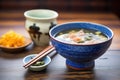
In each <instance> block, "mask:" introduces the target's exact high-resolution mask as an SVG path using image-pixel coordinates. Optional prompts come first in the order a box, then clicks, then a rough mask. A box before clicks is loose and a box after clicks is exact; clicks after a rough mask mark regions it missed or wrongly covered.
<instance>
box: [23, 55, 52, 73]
mask: <svg viewBox="0 0 120 80" xmlns="http://www.w3.org/2000/svg"><path fill="white" fill-rule="evenodd" d="M35 56H37V54H31V55H28V56H26V57H24V58H23V63H24V64H26V63H27V62H28V61H30V60H31V59H32V58H33V57H35ZM42 60H43V61H44V62H45V64H44V65H40V66H33V65H31V66H30V67H29V69H30V70H32V71H41V70H44V69H45V68H46V67H47V66H48V65H49V63H50V62H51V58H50V57H49V56H45V57H44V58H42Z"/></svg>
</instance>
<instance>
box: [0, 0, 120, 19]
mask: <svg viewBox="0 0 120 80" xmlns="http://www.w3.org/2000/svg"><path fill="white" fill-rule="evenodd" d="M119 3H120V1H119V0H0V12H3V11H8V12H9V11H23V12H24V11H26V10H30V9H53V10H56V11H57V12H63V11H65V12H97V13H101V12H112V13H115V14H116V15H117V16H119V18H120V8H119Z"/></svg>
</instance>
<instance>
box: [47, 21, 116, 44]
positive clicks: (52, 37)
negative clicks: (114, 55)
mask: <svg viewBox="0 0 120 80" xmlns="http://www.w3.org/2000/svg"><path fill="white" fill-rule="evenodd" d="M73 23H89V24H93V25H99V26H101V27H105V28H106V29H108V30H109V31H110V32H111V34H112V36H111V37H110V38H108V39H107V40H106V41H103V42H100V43H94V44H71V43H66V42H63V41H60V40H57V39H56V38H55V37H54V36H52V34H51V32H52V30H53V29H55V28H57V27H59V26H62V25H66V24H73ZM49 35H50V38H51V39H54V40H55V41H57V42H60V43H64V44H67V45H76V46H80V45H82V46H90V45H97V44H101V43H105V42H107V41H109V40H111V39H112V38H113V36H114V33H113V31H112V30H111V29H110V28H109V27H107V26H105V25H103V24H99V23H94V22H85V21H77V22H66V23H62V24H58V25H56V26H54V27H52V28H51V29H50V31H49Z"/></svg>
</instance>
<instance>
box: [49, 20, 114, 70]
mask: <svg viewBox="0 0 120 80" xmlns="http://www.w3.org/2000/svg"><path fill="white" fill-rule="evenodd" d="M77 28H85V29H94V30H99V31H101V32H102V33H103V34H105V35H106V36H107V37H108V40H107V41H105V42H102V43H97V44H89V45H80V44H69V43H64V42H61V41H58V40H57V39H56V38H55V36H56V35H57V34H58V33H59V32H62V31H64V30H69V29H77ZM49 34H50V38H51V42H52V45H53V46H54V47H55V49H56V51H57V52H58V53H59V54H60V55H62V56H63V57H65V58H66V64H67V66H68V67H69V68H72V69H76V70H89V69H93V67H94V60H95V59H97V58H98V57H100V56H101V55H102V54H104V53H105V52H106V50H107V49H108V48H109V46H110V45H111V42H112V38H113V32H112V30H111V29H110V28H108V27H107V26H104V25H101V24H97V23H91V22H69V23H64V24H60V25H57V26H55V27H53V28H52V29H51V30H50V32H49Z"/></svg>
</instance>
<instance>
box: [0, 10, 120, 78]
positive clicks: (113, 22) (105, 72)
mask: <svg viewBox="0 0 120 80" xmlns="http://www.w3.org/2000/svg"><path fill="white" fill-rule="evenodd" d="M70 21H89V22H96V23H100V24H103V25H106V26H108V27H110V28H111V29H112V30H113V32H114V39H113V42H112V44H111V46H110V48H109V49H108V51H107V52H106V53H105V54H104V55H102V56H101V57H100V58H98V59H96V60H95V68H94V69H93V70H92V71H74V70H69V69H68V68H67V67H66V64H65V58H63V57H62V56H60V55H59V54H57V53H50V54H49V56H50V57H51V58H52V62H51V63H50V65H49V66H48V67H47V69H45V70H43V71H41V72H32V71H29V70H27V69H24V68H23V62H22V59H23V58H24V57H25V56H26V55H29V54H33V53H39V52H40V51H41V50H43V48H44V47H38V46H33V45H30V46H28V47H27V48H26V50H25V51H22V52H20V53H8V52H4V51H2V50H0V80H120V45H119V43H120V38H119V37H120V21H119V19H118V17H117V16H116V15H115V14H113V13H69V12H59V17H58V24H61V23H65V22H70ZM24 22H25V18H24V16H23V12H15V11H11V12H5V11H4V12H0V35H2V34H3V33H5V32H7V31H9V30H15V31H16V32H18V33H20V34H23V35H25V36H26V37H29V34H28V33H27V31H26V30H25V27H24Z"/></svg>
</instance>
